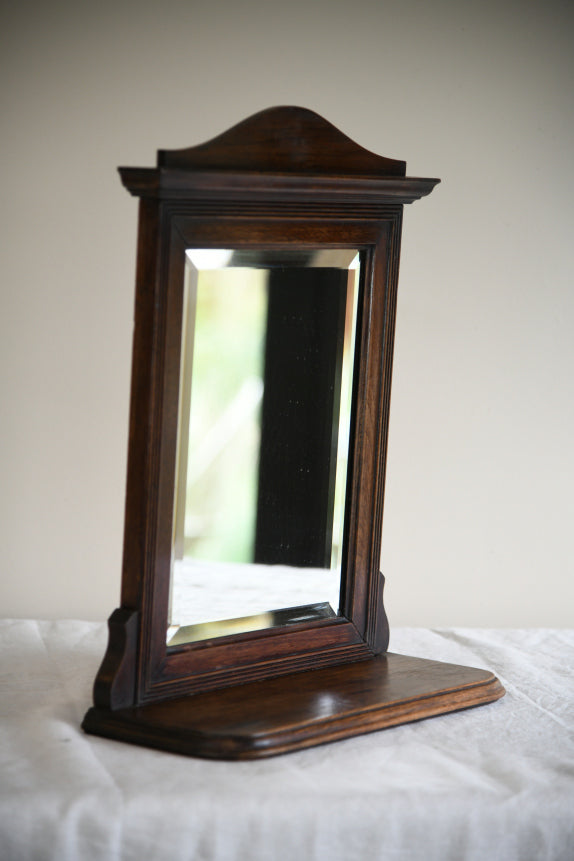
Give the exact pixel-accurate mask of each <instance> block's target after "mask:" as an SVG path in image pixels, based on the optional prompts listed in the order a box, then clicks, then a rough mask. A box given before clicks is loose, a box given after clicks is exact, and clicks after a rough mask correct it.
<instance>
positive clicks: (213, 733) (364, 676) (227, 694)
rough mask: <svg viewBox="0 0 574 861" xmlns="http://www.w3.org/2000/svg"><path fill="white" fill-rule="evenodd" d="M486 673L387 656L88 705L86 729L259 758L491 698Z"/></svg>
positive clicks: (204, 752)
mask: <svg viewBox="0 0 574 861" xmlns="http://www.w3.org/2000/svg"><path fill="white" fill-rule="evenodd" d="M503 695H504V688H503V687H502V685H501V684H500V682H499V681H498V679H497V678H496V677H495V676H494V675H493V674H492V673H489V672H487V671H485V670H477V669H473V668H471V667H460V666H457V665H455V664H444V663H439V662H437V661H429V660H423V659H422V658H410V657H406V656H404V655H395V654H392V653H387V654H385V655H380V656H378V657H376V658H373V659H372V660H368V661H361V662H359V663H355V664H346V665H343V666H337V667H329V668H327V669H320V670H311V671H308V672H304V673H296V674H293V675H290V676H282V677H279V678H276V679H270V680H267V681H263V682H252V683H250V684H246V685H241V686H237V687H231V688H224V689H222V690H219V691H210V692H208V693H201V694H195V695H194V696H189V697H185V698H183V699H178V700H167V701H165V702H159V703H151V704H149V705H145V706H139V707H136V708H128V709H119V710H117V711H110V710H105V709H97V708H92V709H90V710H89V711H88V713H87V714H86V717H85V718H84V722H83V724H82V727H83V729H84V730H85V731H86V732H89V733H94V734H95V735H102V736H106V737H107V738H113V739H118V740H121V741H126V742H130V743H132V744H139V745H145V746H147V747H154V748H159V749H161V750H168V751H172V752H174V753H182V754H187V755H188V756H199V757H207V758H210V759H257V758H259V757H264V756H273V755H275V754H280V753H287V752H288V751H292V750H299V749H301V748H305V747H311V746H313V745H317V744H324V743H325V742H331V741H337V740H339V739H343V738H348V737H350V736H354V735H360V734H362V733H367V732H373V731H374V730H379V729H385V728H386V727H391V726H396V725H397V724H402V723H408V722H410V721H416V720H421V719H423V718H428V717H433V716H435V715H440V714H445V713H446V712H452V711H457V710H459V709H465V708H470V707H471V706H477V705H482V704H484V703H489V702H493V701H494V700H497V699H499V698H500V697H501V696H503Z"/></svg>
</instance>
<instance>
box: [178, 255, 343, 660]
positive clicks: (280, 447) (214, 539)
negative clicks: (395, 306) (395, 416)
mask: <svg viewBox="0 0 574 861" xmlns="http://www.w3.org/2000/svg"><path fill="white" fill-rule="evenodd" d="M358 288H359V254H358V252H357V251H356V250H350V249H327V250H325V249H323V250H320V251H313V250H308V251H302V250H300V249H298V250H297V251H293V250H286V249H274V250H264V251H254V250H251V249H250V250H234V251H232V250H224V249H188V251H187V253H186V275H185V290H184V309H183V327H182V350H181V372H180V396H179V398H180V402H179V423H178V446H177V463H176V482H175V501H174V530H173V550H172V571H171V583H170V615H169V622H168V632H167V641H168V645H169V646H178V645H180V644H182V643H186V642H194V641H197V640H204V639H208V638H211V637H218V636H225V635H229V634H234V633H238V632H244V631H252V630H257V629H261V628H269V627H273V626H278V625H289V624H295V623H299V622H303V621H309V620H313V619H318V618H326V617H329V616H334V615H336V613H337V611H338V607H339V590H340V582H341V550H342V540H343V524H344V504H345V490H346V480H347V460H348V449H349V431H350V419H351V398H352V382H353V360H354V352H355V343H354V342H355V328H356V315H357V297H358Z"/></svg>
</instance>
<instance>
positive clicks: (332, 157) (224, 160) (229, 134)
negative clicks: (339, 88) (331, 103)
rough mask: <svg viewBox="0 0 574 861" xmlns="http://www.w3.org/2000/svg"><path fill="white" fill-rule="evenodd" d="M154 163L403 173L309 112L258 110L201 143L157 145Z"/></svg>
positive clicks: (260, 169)
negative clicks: (182, 146)
mask: <svg viewBox="0 0 574 861" xmlns="http://www.w3.org/2000/svg"><path fill="white" fill-rule="evenodd" d="M158 167H162V168H172V169H177V170H225V171H258V172H264V173H295V174H313V175H328V176H404V175H405V173H406V164H405V162H404V161H397V160H396V159H390V158H384V157H383V156H379V155H376V154H375V153H373V152H370V151H369V150H366V149H364V148H363V147H362V146H359V144H357V143H355V142H354V141H353V140H351V138H349V137H347V135H345V134H343V132H340V131H339V130H338V129H337V128H335V126H333V125H332V124H331V123H329V122H327V120H325V119H323V117H321V116H319V114H316V113H315V112H314V111H310V110H307V109H306V108H298V107H277V108H268V109H267V110H264V111H260V112H259V113H257V114H254V115H253V116H251V117H248V118H247V119H246V120H243V122H240V123H238V124H237V125H235V126H233V127H232V128H231V129H229V130H228V131H226V132H223V134H220V135H218V136H217V137H215V138H212V140H210V141H207V142H206V143H203V144H199V145H198V146H194V147H189V148H187V149H177V150H159V152H158Z"/></svg>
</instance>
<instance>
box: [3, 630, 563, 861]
mask: <svg viewBox="0 0 574 861" xmlns="http://www.w3.org/2000/svg"><path fill="white" fill-rule="evenodd" d="M106 639H107V634H106V627H105V626H104V625H102V624H96V623H90V622H76V621H60V622H37V621H22V620H15V621H4V622H2V623H0V650H1V651H0V654H1V656H2V660H1V681H0V733H1V735H0V858H1V859H2V861H44V859H57V861H100V859H101V861H115V859H122V861H124V859H130V861H131V859H138V861H153V860H154V859H169V861H183V859H186V861H191V859H193V861H211V859H225V861H227V859H230V861H231V859H233V861H235V859H237V861H263V859H264V861H283V859H289V861H307V859H310V861H311V859H312V861H317V859H320V861H338V859H345V861H354V859H357V861H371V859H381V861H382V859H384V861H395V859H402V861H411V859H425V861H434V859H436V861H451V859H452V861H462V859H472V861H474V859H477V861H478V859H480V861H485V859H488V861H493V859H494V861H496V859H501V861H529V859H533V861H534V859H535V861H544V859H552V861H558V859H560V861H572V859H574V680H573V672H572V670H573V666H574V631H570V630H513V631H508V630H478V629H448V630H427V629H404V628H403V629H395V630H394V631H392V634H391V650H392V651H395V652H401V653H403V654H410V655H416V656H419V657H427V658H433V659H437V660H444V661H449V662H452V663H460V664H465V665H468V666H477V667H484V668H486V669H491V670H492V671H494V672H495V673H496V675H497V676H498V677H499V678H500V680H501V681H502V683H503V685H504V686H505V687H506V690H507V695H506V696H505V697H504V698H503V699H501V700H499V701H498V702H496V703H492V704H489V705H486V706H481V707H479V708H475V709H470V710H468V711H464V712H458V713H456V714H450V715H444V716H441V717H436V718H432V719H430V720H426V721H422V722H420V723H415V724H407V725H405V726H400V727H395V728H392V729H388V730H384V731H382V732H377V733H372V734H370V735H364V736H359V737H357V738H353V739H348V740H346V741H342V742H337V743H335V744H329V745H324V746H322V747H316V748H311V749H309V750H306V751H300V752H297V753H291V754H287V755H285V756H280V757H275V758H271V759H267V760H260V761H254V762H235V763H233V762H231V763H230V762H211V761H207V760H200V759H192V758H187V757H179V756H176V755H173V754H169V753H162V752H159V751H153V750H147V749H145V748H139V747H134V746H131V745H127V744H122V743H120V742H115V741H108V740H106V739H103V738H98V737H94V736H88V735H85V734H83V733H82V731H81V729H80V723H81V720H82V718H83V716H84V713H85V711H86V709H87V708H88V707H89V705H90V704H91V686H92V682H93V679H94V676H95V673H96V670H97V668H98V666H99V663H100V661H101V658H102V656H103V653H104V649H105V645H106Z"/></svg>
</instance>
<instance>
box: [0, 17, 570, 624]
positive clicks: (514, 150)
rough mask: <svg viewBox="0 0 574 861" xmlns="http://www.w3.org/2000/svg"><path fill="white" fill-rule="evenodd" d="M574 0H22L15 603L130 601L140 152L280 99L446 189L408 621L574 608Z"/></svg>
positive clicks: (419, 437)
mask: <svg viewBox="0 0 574 861" xmlns="http://www.w3.org/2000/svg"><path fill="white" fill-rule="evenodd" d="M571 9H572V6H571V3H570V2H563V3H560V2H554V0H546V2H543V0H541V2H528V0H522V2H513V3H509V2H506V3H505V2H499V0H486V2H472V0H469V2H462V0H450V2H432V0H428V2H423V0H420V2H417V0H393V2H385V0H378V2H377V0H373V2H369V0H354V2H339V0H331V2H327V0H322V1H321V2H313V0H290V2H289V3H286V2H282V3H274V2H272V0H267V2H257V0H253V2H249V0H248V2H242V0H227V2H218V0H206V2H191V0H186V2H184V0H181V1H180V0H161V2H149V0H148V2H125V0H113V2H111V0H104V2H99V3H91V4H88V3H82V2H79V0H74V2H62V0H53V1H52V2H51V3H49V4H48V3H43V2H42V3H41V2H35V3H34V2H26V0H19V2H18V3H17V4H16V3H14V4H12V8H11V9H10V10H9V11H8V12H6V13H5V15H4V23H3V42H4V46H3V48H2V55H1V56H2V59H1V63H2V70H1V71H2V74H1V85H0V86H1V90H2V120H3V143H4V146H3V149H2V159H1V165H0V168H1V171H2V178H1V186H0V187H1V189H2V207H1V209H2V230H1V245H2V259H1V275H0V284H1V289H2V315H1V321H0V327H1V331H0V351H1V362H2V364H1V368H2V391H1V394H0V398H1V399H0V404H1V409H2V418H1V427H2V446H1V458H2V479H1V481H2V484H1V505H2V508H1V512H0V530H1V534H0V542H1V543H0V559H1V562H2V579H1V583H0V612H1V613H2V615H6V616H10V615H13V616H33V617H43V618H56V617H80V618H85V619H104V618H105V617H107V616H108V615H109V613H110V612H111V611H112V609H113V608H114V607H115V606H116V605H117V603H118V596H119V585H120V564H121V545H122V528H123V524H122V522H123V503H124V481H125V464H126V445H127V416H128V397H129V372H130V350H131V326H132V306H133V289H134V262H135V237H136V215H137V205H136V201H135V200H133V199H131V198H130V197H129V195H128V194H127V193H126V192H125V191H124V190H123V189H122V188H121V186H120V183H119V179H118V177H117V175H116V171H115V168H116V166H117V165H119V164H127V165H142V166H148V165H152V164H153V163H154V158H155V150H156V149H157V148H170V147H181V146H188V145H191V144H195V143H199V142H201V141H203V140H206V139H208V138H210V137H211V136H213V135H215V134H218V133H219V132H221V131H223V130H224V129H226V128H227V127H229V126H230V125H232V124H233V123H235V122H237V121H239V120H240V119H242V118H243V117H245V116H247V115H249V114H251V113H253V112H255V111H257V110H260V109H262V108H264V107H268V106H270V105H275V104H299V105H303V106H305V107H309V108H312V109H314V110H316V111H318V112H319V113H320V114H322V115H324V116H325V117H326V118H327V119H329V120H330V121H331V122H333V123H334V124H335V125H336V126H338V127H339V128H340V129H341V130H343V131H344V132H346V133H347V134H349V135H350V136H351V137H352V138H354V139H355V140H357V141H358V142H359V143H360V144H362V145H363V146H366V147H367V148H369V149H372V150H375V151H376V152H379V153H381V154H384V155H388V156H391V157H395V158H402V159H406V160H407V163H408V172H409V173H410V174H411V175H419V176H439V177H441V178H442V180H443V182H442V184H441V185H440V186H439V187H438V188H437V190H436V191H435V192H434V193H433V194H432V195H431V197H430V198H427V199H424V200H422V201H420V202H418V203H415V204H413V206H412V207H408V208H407V209H406V212H405V219H404V234H403V252H402V263H401V276H400V287H399V308H398V324H397V339H396V358H395V371H394V389H393V400H392V410H391V437H390V448H389V461H388V482H387V497H386V499H387V501H386V508H385V526H384V535H383V539H384V540H383V570H384V573H385V574H386V577H387V602H386V603H387V608H388V611H389V616H390V619H391V624H393V625H405V624H406V625H425V626H440V625H476V626H496V625H503V626H531V625H536V626H565V625H572V624H573V623H574V566H573V524H574V503H573V499H574V454H573V450H574V398H573V396H572V395H573V375H574V338H573V322H574V284H573V280H574V279H573V266H572V246H573V243H574V219H573V211H574V207H573V201H574V187H573V186H574V183H573V169H572V156H573V149H574V122H573V102H572V92H573V83H574V81H573V77H574V76H573V59H572V58H573V52H572V36H573V14H572V11H571Z"/></svg>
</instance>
